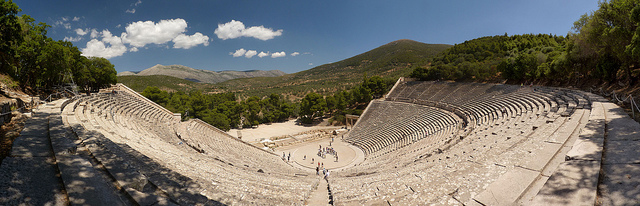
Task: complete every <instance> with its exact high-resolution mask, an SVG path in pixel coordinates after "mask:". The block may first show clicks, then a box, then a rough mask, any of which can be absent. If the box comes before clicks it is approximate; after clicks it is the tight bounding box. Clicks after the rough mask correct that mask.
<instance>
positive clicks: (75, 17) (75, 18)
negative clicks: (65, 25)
mask: <svg viewBox="0 0 640 206" xmlns="http://www.w3.org/2000/svg"><path fill="white" fill-rule="evenodd" d="M71 21H80V17H77V16H74V17H73V19H72V20H71Z"/></svg>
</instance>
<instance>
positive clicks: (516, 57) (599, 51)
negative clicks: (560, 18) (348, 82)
mask: <svg viewBox="0 0 640 206" xmlns="http://www.w3.org/2000/svg"><path fill="white" fill-rule="evenodd" d="M639 23H640V4H639V2H638V1H634V0H612V1H601V2H600V3H599V9H598V10H596V11H594V12H592V13H588V14H585V15H583V16H582V17H581V18H580V19H579V20H578V21H576V22H575V23H574V27H573V31H572V32H570V33H569V34H567V36H565V37H562V36H554V35H547V34H537V35H534V34H525V35H513V36H508V35H507V34H505V35H502V36H493V37H482V38H478V39H474V40H470V41H466V42H464V43H461V44H457V45H454V46H453V47H451V48H449V49H447V50H445V51H444V52H442V53H440V54H439V55H437V56H436V57H434V58H433V62H432V64H431V66H429V67H420V66H416V67H414V70H413V72H412V73H411V75H410V76H411V77H415V78H419V79H421V80H436V79H442V80H471V81H503V80H508V81H511V82H513V83H516V82H533V81H535V82H541V83H550V84H564V85H575V84H579V83H585V82H600V83H606V82H608V83H611V82H615V81H624V82H625V83H626V84H628V85H634V84H635V83H637V78H638V73H640V72H639V71H638V66H640V64H638V63H639V61H640V28H638V24H639Z"/></svg>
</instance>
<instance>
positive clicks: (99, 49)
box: [82, 29, 127, 59]
mask: <svg viewBox="0 0 640 206" xmlns="http://www.w3.org/2000/svg"><path fill="white" fill-rule="evenodd" d="M101 33H102V40H98V39H92V40H91V41H89V42H87V47H86V48H84V49H82V55H83V56H95V57H104V58H107V59H109V58H112V57H117V56H122V54H124V53H125V52H127V47H126V46H124V44H123V42H122V39H121V38H120V37H117V36H113V35H112V34H111V32H109V30H106V29H105V30H103V31H102V32H101ZM107 44H108V45H109V46H107Z"/></svg>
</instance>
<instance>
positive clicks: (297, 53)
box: [291, 52, 300, 56]
mask: <svg viewBox="0 0 640 206" xmlns="http://www.w3.org/2000/svg"><path fill="white" fill-rule="evenodd" d="M298 55H300V53H299V52H293V53H291V56H298Z"/></svg>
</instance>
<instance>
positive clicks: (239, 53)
mask: <svg viewBox="0 0 640 206" xmlns="http://www.w3.org/2000/svg"><path fill="white" fill-rule="evenodd" d="M244 53H247V50H244V48H241V49H238V50H236V52H232V53H229V54H230V55H233V57H241V56H242V55H244Z"/></svg>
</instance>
